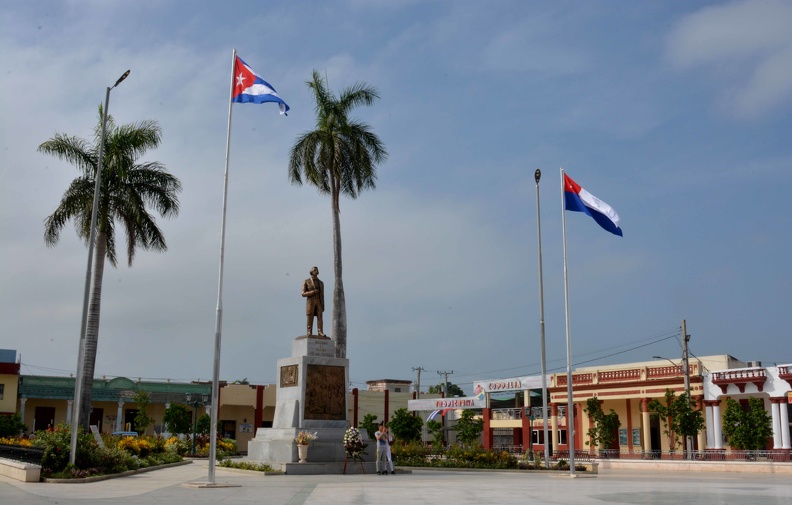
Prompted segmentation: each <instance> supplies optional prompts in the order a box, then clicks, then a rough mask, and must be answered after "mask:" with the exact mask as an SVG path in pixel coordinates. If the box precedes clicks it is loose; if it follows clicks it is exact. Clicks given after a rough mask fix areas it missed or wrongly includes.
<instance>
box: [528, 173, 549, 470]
mask: <svg viewBox="0 0 792 505" xmlns="http://www.w3.org/2000/svg"><path fill="white" fill-rule="evenodd" d="M541 177H542V171H541V170H539V169H538V168H537V169H536V172H534V179H535V180H536V233H537V236H538V238H539V240H538V242H539V330H540V331H539V340H540V342H541V350H542V420H543V434H544V448H545V450H544V453H545V468H550V446H549V445H548V444H549V440H550V437H549V433H548V431H549V430H548V428H547V361H546V360H545V323H544V283H543V281H542V219H541V218H540V212H539V179H541ZM531 436H533V426H532V427H531Z"/></svg>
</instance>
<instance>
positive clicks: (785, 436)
mask: <svg viewBox="0 0 792 505" xmlns="http://www.w3.org/2000/svg"><path fill="white" fill-rule="evenodd" d="M778 408H779V410H780V411H781V448H782V449H792V447H790V444H789V407H787V404H786V403H781V404H779V405H778Z"/></svg>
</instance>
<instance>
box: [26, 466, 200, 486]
mask: <svg viewBox="0 0 792 505" xmlns="http://www.w3.org/2000/svg"><path fill="white" fill-rule="evenodd" d="M190 464H192V461H179V462H177V463H168V464H166V465H157V466H149V467H146V468H139V469H137V470H127V471H126V472H121V473H109V474H107V475H93V476H91V477H84V478H82V479H79V478H74V479H52V478H47V477H42V479H41V482H45V483H47V484H90V483H91V482H100V481H103V480H109V479H116V478H118V477H127V476H129V475H135V474H138V473H146V472H151V471H154V470H162V469H164V468H173V467H175V466H182V465H190Z"/></svg>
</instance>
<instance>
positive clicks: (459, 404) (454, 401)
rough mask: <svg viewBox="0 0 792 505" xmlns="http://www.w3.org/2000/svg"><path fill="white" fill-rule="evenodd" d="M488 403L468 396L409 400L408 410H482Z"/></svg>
mask: <svg viewBox="0 0 792 505" xmlns="http://www.w3.org/2000/svg"><path fill="white" fill-rule="evenodd" d="M486 406H487V405H486V403H485V402H484V401H483V400H481V399H479V398H477V397H475V396H466V397H462V398H431V399H426V400H409V401H408V402H407V410H409V411H411V412H413V411H416V410H439V409H481V408H484V407H486Z"/></svg>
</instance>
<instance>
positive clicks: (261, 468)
mask: <svg viewBox="0 0 792 505" xmlns="http://www.w3.org/2000/svg"><path fill="white" fill-rule="evenodd" d="M219 466H222V467H223V468H238V469H240V470H253V471H256V472H271V471H272V467H271V466H269V465H267V464H266V463H251V462H249V461H235V460H233V459H224V460H222V461H221V462H220V463H219Z"/></svg>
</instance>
